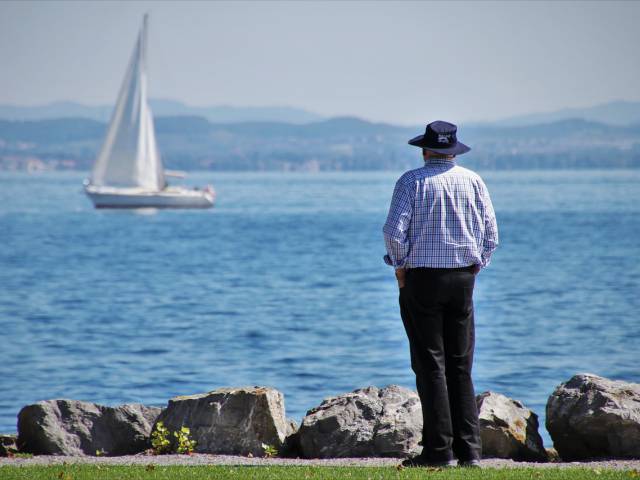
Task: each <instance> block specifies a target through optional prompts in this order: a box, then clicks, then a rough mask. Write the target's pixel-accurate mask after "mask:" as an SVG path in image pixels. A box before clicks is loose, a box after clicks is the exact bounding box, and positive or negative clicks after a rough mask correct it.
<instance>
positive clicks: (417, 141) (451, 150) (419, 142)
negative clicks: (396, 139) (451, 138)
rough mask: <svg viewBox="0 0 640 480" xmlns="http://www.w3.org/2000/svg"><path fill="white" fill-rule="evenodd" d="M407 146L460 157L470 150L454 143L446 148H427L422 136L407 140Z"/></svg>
mask: <svg viewBox="0 0 640 480" xmlns="http://www.w3.org/2000/svg"><path fill="white" fill-rule="evenodd" d="M409 145H413V146H414V147H420V148H424V149H425V150H429V151H430V152H434V153H442V154H444V155H462V154H463V153H467V152H468V151H469V150H471V148H470V147H468V146H466V145H465V144H464V143H462V142H456V144H455V145H452V146H450V147H447V148H435V147H429V146H427V145H425V144H424V135H418V136H417V137H414V138H412V139H411V140H409Z"/></svg>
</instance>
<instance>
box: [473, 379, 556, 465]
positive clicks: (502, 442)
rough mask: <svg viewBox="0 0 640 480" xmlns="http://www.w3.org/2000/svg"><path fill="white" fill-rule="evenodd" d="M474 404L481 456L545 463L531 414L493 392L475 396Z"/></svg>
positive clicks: (536, 420)
mask: <svg viewBox="0 0 640 480" xmlns="http://www.w3.org/2000/svg"><path fill="white" fill-rule="evenodd" d="M476 402H477V404H478V414H479V419H480V437H481V438H482V456H483V457H487V458H510V459H512V460H522V461H534V462H535V461H538V462H546V461H547V460H548V455H547V452H546V451H545V449H544V444H543V442H542V437H541V436H540V434H539V433H538V416H537V415H536V414H535V413H533V412H532V411H531V410H529V409H528V408H526V407H525V406H524V405H523V404H522V403H520V402H519V401H517V400H512V399H510V398H508V397H505V396H504V395H501V394H499V393H494V392H484V393H482V394H480V395H478V396H477V397H476Z"/></svg>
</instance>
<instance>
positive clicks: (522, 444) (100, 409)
mask: <svg viewBox="0 0 640 480" xmlns="http://www.w3.org/2000/svg"><path fill="white" fill-rule="evenodd" d="M477 403H478V408H479V413H480V430H481V438H482V446H483V457H484V458H485V460H483V464H485V465H486V466H528V465H541V464H550V465H554V466H555V465H557V466H581V465H582V466H588V467H589V468H591V467H593V468H598V467H611V468H634V469H635V468H638V467H639V466H640V465H639V463H640V384H633V383H627V382H621V381H614V380H609V379H606V378H603V377H598V376H596V375H590V374H580V375H576V376H574V377H572V378H571V379H570V380H568V381H567V382H565V383H562V384H561V385H559V386H558V387H557V388H556V389H555V390H554V392H553V393H552V395H551V396H550V397H549V400H548V402H547V408H546V415H547V422H546V427H547V429H548V431H549V434H550V435H551V438H552V440H553V443H554V449H545V448H544V445H543V442H542V438H541V436H540V434H539V425H538V416H537V415H536V413H535V412H533V411H532V410H530V409H528V408H527V407H526V406H525V405H523V404H522V403H521V402H519V401H517V400H513V399H510V398H508V397H506V396H504V395H501V394H499V393H495V392H484V393H482V394H480V395H478V397H477ZM158 425H164V426H165V427H166V428H168V429H169V430H170V431H178V430H180V429H181V428H182V427H187V428H188V429H189V430H188V431H189V435H190V436H191V438H192V439H193V440H195V447H194V453H193V454H191V455H151V453H153V450H152V449H151V434H152V432H153V431H154V430H155V429H156V427H157V426H158ZM17 427H18V433H17V434H13V435H0V456H4V457H7V458H3V459H0V464H2V465H5V464H41V463H44V464H50V463H62V462H65V461H66V462H67V463H70V462H82V463H106V464H121V463H126V464H130V463H131V464H138V463H142V464H148V463H154V464H189V465H191V464H208V465H209V464H220V465H236V464H237V465H245V464H246V465H260V464H263V463H266V464H285V465H289V464H291V465H298V464H304V465H308V464H320V465H324V464H326V465H396V464H397V463H398V461H399V459H401V458H405V457H407V456H409V455H414V454H417V453H419V452H420V450H421V448H422V447H421V446H420V444H419V441H420V439H421V437H422V428H423V425H422V415H421V405H420V399H419V397H418V395H417V394H416V393H415V392H414V391H412V390H409V389H407V388H404V387H400V386H397V385H390V386H387V387H384V388H377V387H366V388H361V389H358V390H354V391H353V392H349V393H345V394H342V395H338V396H335V397H330V398H327V399H325V400H324V401H323V402H322V403H321V404H320V405H318V406H316V407H314V408H312V409H310V410H309V411H308V412H307V414H306V415H305V417H304V418H303V419H302V422H301V424H300V426H299V427H298V425H297V424H296V422H295V421H294V420H291V419H288V418H287V417H286V416H285V409H284V396H283V394H282V393H281V392H279V391H277V390H275V389H273V388H270V387H239V388H221V389H217V390H213V391H211V392H208V393H202V394H196V395H187V396H179V397H175V398H172V399H170V400H169V401H168V404H167V406H166V407H165V408H159V407H148V406H145V405H141V404H126V405H120V406H117V407H108V406H103V405H98V404H94V403H90V402H82V401H78V400H68V399H55V400H43V401H40V402H37V403H35V404H32V405H27V406H25V407H23V408H22V409H21V410H20V412H19V414H18V422H17ZM171 442H174V440H171ZM174 451H175V449H174ZM20 453H26V454H33V456H32V457H31V458H25V455H20ZM16 454H18V455H17V456H16ZM602 458H606V459H609V460H598V461H596V462H593V461H591V460H593V459H602ZM163 462H168V463H163ZM349 462H352V463H349ZM559 462H560V463H559ZM575 462H580V463H575Z"/></svg>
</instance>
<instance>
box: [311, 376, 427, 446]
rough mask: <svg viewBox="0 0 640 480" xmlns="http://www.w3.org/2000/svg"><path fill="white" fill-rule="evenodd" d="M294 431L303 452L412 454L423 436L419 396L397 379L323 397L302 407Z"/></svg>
mask: <svg viewBox="0 0 640 480" xmlns="http://www.w3.org/2000/svg"><path fill="white" fill-rule="evenodd" d="M298 435H299V441H300V447H301V450H302V453H303V455H304V456H305V457H307V458H318V457H319V458H329V457H385V456H388V457H404V456H407V455H410V454H416V453H419V450H420V447H419V446H418V441H419V440H421V438H422V410H421V407H420V398H419V397H418V394H417V393H415V392H413V391H411V390H409V389H407V388H404V387H400V386H397V385H390V386H388V387H385V388H381V389H378V388H376V387H367V388H362V389H358V390H354V391H353V392H351V393H346V394H343V395H338V396H337V397H332V398H327V399H325V400H324V401H323V402H322V403H321V404H320V405H319V406H317V407H315V408H313V409H311V410H309V411H308V412H307V415H306V416H305V417H304V418H303V419H302V425H301V426H300V430H299V431H298Z"/></svg>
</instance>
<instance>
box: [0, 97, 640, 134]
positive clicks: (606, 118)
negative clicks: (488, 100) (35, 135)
mask: <svg viewBox="0 0 640 480" xmlns="http://www.w3.org/2000/svg"><path fill="white" fill-rule="evenodd" d="M150 103H151V109H152V110H153V113H154V115H155V116H162V117H174V116H196V117H203V118H205V119H207V120H208V121H209V122H211V123H226V124H228V123H243V122H281V123H292V124H296V125H300V124H307V123H313V122H319V121H321V120H326V118H325V117H323V116H322V115H318V114H316V113H313V112H309V111H307V110H303V109H300V108H294V107H231V106H214V107H192V106H189V105H185V104H184V103H182V102H178V101H175V100H163V99H151V100H150ZM111 109H112V107H111V106H107V105H101V106H88V105H83V104H80V103H75V102H55V103H51V104H48V105H42V106H31V107H24V106H12V105H0V119H2V120H46V119H56V118H90V119H93V120H98V121H101V122H108V121H109V116H110V115H111ZM570 119H581V120H588V121H592V122H597V123H604V124H610V125H632V124H636V123H640V102H630V101H622V100H620V101H615V102H610V103H605V104H601V105H595V106H593V107H586V108H565V109H562V110H556V111H552V112H546V113H532V114H528V115H519V116H515V117H510V118H506V119H503V120H499V121H496V122H479V123H475V124H474V126H486V125H497V126H502V127H505V126H511V127H514V126H530V125H539V124H544V123H552V122H558V121H561V120H570ZM463 123H464V122H463Z"/></svg>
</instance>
